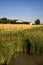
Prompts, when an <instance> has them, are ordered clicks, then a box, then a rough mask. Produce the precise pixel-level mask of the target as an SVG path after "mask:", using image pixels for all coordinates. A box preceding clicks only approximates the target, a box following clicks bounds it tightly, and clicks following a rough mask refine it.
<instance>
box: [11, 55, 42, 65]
mask: <svg viewBox="0 0 43 65" xmlns="http://www.w3.org/2000/svg"><path fill="white" fill-rule="evenodd" d="M10 65H43V57H41V56H35V55H34V56H33V55H27V54H20V55H19V56H18V57H17V59H16V60H14V58H12V59H11V63H10Z"/></svg>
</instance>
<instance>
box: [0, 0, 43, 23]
mask: <svg viewBox="0 0 43 65" xmlns="http://www.w3.org/2000/svg"><path fill="white" fill-rule="evenodd" d="M1 17H7V18H10V19H21V20H27V21H30V22H34V21H35V20H36V19H37V18H38V19H40V20H41V23H43V0H0V18H1Z"/></svg>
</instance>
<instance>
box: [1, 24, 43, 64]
mask: <svg viewBox="0 0 43 65" xmlns="http://www.w3.org/2000/svg"><path fill="white" fill-rule="evenodd" d="M26 39H27V40H29V41H30V43H31V53H32V54H37V55H43V25H24V24H23V25H19V24H18V25H12V24H6V25H5V24H4V25H3V24H0V63H4V61H6V62H7V63H9V62H10V60H11V57H12V55H13V53H15V58H16V55H17V54H16V52H18V51H19V52H23V51H24V52H26V49H27V48H26V46H27V41H26ZM23 46H24V50H23Z"/></svg>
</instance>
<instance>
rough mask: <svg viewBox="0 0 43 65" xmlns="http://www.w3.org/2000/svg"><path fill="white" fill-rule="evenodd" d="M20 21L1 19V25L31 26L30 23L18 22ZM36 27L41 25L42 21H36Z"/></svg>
mask: <svg viewBox="0 0 43 65" xmlns="http://www.w3.org/2000/svg"><path fill="white" fill-rule="evenodd" d="M17 21H18V20H16V19H15V20H11V19H7V18H0V24H30V22H27V21H25V22H23V21H22V22H17ZM34 24H36V25H38V24H40V20H39V19H36V20H35V23H34Z"/></svg>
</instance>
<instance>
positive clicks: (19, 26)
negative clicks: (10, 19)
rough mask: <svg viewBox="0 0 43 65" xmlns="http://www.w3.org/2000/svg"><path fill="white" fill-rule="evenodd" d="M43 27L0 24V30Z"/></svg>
mask: <svg viewBox="0 0 43 65" xmlns="http://www.w3.org/2000/svg"><path fill="white" fill-rule="evenodd" d="M41 26H43V25H28V24H0V30H6V31H8V30H25V29H30V28H36V27H41Z"/></svg>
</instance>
